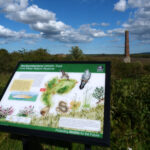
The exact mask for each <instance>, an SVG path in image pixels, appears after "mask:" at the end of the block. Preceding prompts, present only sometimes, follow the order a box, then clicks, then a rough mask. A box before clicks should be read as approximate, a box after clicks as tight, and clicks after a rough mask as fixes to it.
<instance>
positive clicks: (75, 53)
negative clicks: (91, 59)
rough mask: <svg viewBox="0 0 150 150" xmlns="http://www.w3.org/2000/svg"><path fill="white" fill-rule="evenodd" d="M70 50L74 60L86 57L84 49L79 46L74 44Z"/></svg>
mask: <svg viewBox="0 0 150 150" xmlns="http://www.w3.org/2000/svg"><path fill="white" fill-rule="evenodd" d="M69 52H70V54H71V58H72V59H73V60H79V59H82V58H84V54H83V51H82V50H81V49H80V48H79V47H78V46H73V47H72V48H71V50H70V51H69Z"/></svg>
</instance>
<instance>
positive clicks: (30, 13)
mask: <svg viewBox="0 0 150 150" xmlns="http://www.w3.org/2000/svg"><path fill="white" fill-rule="evenodd" d="M6 17H7V18H9V19H11V20H15V21H18V22H22V23H26V24H33V23H37V22H47V21H49V20H55V13H52V12H50V11H48V10H44V9H41V8H39V7H38V6H37V5H32V6H29V7H27V8H26V9H23V10H20V11H15V12H7V15H6Z"/></svg>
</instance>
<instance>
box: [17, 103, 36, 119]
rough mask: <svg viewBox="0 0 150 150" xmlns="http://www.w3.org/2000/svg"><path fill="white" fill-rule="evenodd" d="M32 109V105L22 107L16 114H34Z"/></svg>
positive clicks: (24, 115) (25, 115)
mask: <svg viewBox="0 0 150 150" xmlns="http://www.w3.org/2000/svg"><path fill="white" fill-rule="evenodd" d="M33 109H34V106H29V107H24V109H23V110H20V111H19V114H18V116H22V117H29V116H31V115H33V114H34V111H33Z"/></svg>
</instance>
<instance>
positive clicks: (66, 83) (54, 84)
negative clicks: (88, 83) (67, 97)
mask: <svg viewBox="0 0 150 150" xmlns="http://www.w3.org/2000/svg"><path fill="white" fill-rule="evenodd" d="M76 83H77V81H76V80H74V79H69V80H68V79H58V78H57V77H56V78H53V79H52V80H50V81H48V83H47V84H46V91H45V92H44V93H43V95H42V101H43V103H44V104H45V105H46V108H43V109H42V110H41V112H43V113H42V114H43V115H45V114H47V113H48V112H49V110H50V107H51V106H52V97H53V95H55V94H59V95H61V94H66V93H68V92H70V91H71V90H72V89H73V88H74V87H75V85H76Z"/></svg>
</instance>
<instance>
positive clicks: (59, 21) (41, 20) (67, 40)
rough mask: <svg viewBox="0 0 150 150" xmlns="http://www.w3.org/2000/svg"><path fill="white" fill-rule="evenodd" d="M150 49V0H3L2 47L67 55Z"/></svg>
mask: <svg viewBox="0 0 150 150" xmlns="http://www.w3.org/2000/svg"><path fill="white" fill-rule="evenodd" d="M125 30H129V33H130V52H131V53H142V52H150V0H5V1H4V0H0V48H5V49H7V50H8V51H9V52H13V51H18V50H22V49H26V50H35V49H38V48H45V49H47V50H48V52H49V53H50V54H62V53H63V54H67V53H69V51H70V49H71V47H72V46H79V47H80V49H82V50H83V53H85V54H123V53H124V32H125Z"/></svg>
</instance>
